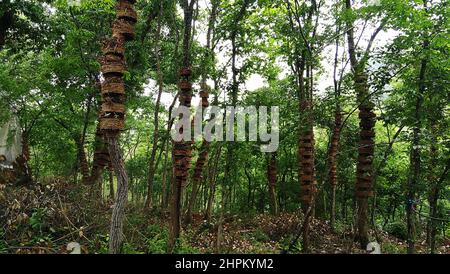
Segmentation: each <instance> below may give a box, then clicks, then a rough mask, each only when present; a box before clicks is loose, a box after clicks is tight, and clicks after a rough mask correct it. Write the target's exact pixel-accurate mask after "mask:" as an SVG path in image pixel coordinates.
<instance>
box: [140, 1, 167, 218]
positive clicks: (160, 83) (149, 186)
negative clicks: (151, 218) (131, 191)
mask: <svg viewBox="0 0 450 274" xmlns="http://www.w3.org/2000/svg"><path fill="white" fill-rule="evenodd" d="M162 3H163V2H162V1H161V2H160V6H159V14H158V27H157V30H156V38H155V40H156V41H155V52H156V69H157V74H158V97H157V99H156V105H155V113H154V115H155V116H154V119H153V123H154V131H153V142H152V152H151V154H150V161H149V167H148V178H147V199H146V200H145V209H150V208H151V207H152V198H153V197H152V196H153V180H154V178H155V170H156V168H157V165H156V164H155V157H156V151H157V149H158V133H159V128H158V127H159V108H160V104H161V95H162V92H163V86H164V80H163V73H162V70H161V54H160V51H161V50H160V36H161V20H162V19H161V18H162V17H163V7H162Z"/></svg>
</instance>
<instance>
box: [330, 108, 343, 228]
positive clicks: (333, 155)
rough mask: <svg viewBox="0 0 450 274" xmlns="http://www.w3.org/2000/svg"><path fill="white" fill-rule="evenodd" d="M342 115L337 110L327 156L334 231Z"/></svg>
mask: <svg viewBox="0 0 450 274" xmlns="http://www.w3.org/2000/svg"><path fill="white" fill-rule="evenodd" d="M341 126H342V113H341V112H340V111H339V110H337V111H336V113H335V116H334V129H333V134H332V137H331V147H330V156H329V172H328V176H329V177H328V178H329V182H330V186H331V200H330V202H331V205H330V226H331V228H332V229H334V226H335V221H336V186H337V184H338V180H337V154H338V148H339V139H340V136H341Z"/></svg>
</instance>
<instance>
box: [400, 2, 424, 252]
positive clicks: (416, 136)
mask: <svg viewBox="0 0 450 274" xmlns="http://www.w3.org/2000/svg"><path fill="white" fill-rule="evenodd" d="M425 3H426V2H425ZM425 6H426V4H425ZM428 44H429V42H428V41H427V40H425V41H424V43H423V49H424V50H426V49H427V48H428ZM427 64H428V62H427V59H425V58H424V59H422V61H421V64H420V71H419V78H418V83H419V89H418V94H417V100H416V106H415V112H414V119H415V125H414V128H413V136H412V144H411V160H410V162H411V176H410V178H409V180H408V201H407V206H406V221H407V229H408V253H409V254H413V253H415V238H416V235H415V234H416V228H415V212H414V210H415V203H416V202H415V199H416V190H417V186H418V184H419V181H420V169H421V159H420V158H421V156H420V154H421V152H420V138H421V137H420V135H421V126H422V123H421V119H422V104H423V98H424V93H425V75H426V70H427Z"/></svg>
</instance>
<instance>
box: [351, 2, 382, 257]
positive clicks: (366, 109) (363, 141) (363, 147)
mask: <svg viewBox="0 0 450 274" xmlns="http://www.w3.org/2000/svg"><path fill="white" fill-rule="evenodd" d="M345 2H346V9H347V11H352V7H351V0H346V1H345ZM347 39H348V52H349V56H350V64H351V67H352V72H353V81H354V88H355V91H356V94H357V102H358V104H359V105H358V109H359V121H360V122H359V142H358V161H357V167H356V169H357V170H356V191H355V195H356V204H357V231H358V235H357V239H358V241H359V243H360V247H361V249H365V248H366V246H367V244H368V243H369V236H368V229H369V228H368V199H369V197H371V196H372V195H373V191H372V188H373V172H374V170H373V160H374V149H375V130H374V127H375V122H376V119H375V118H376V114H375V113H374V111H373V108H374V104H373V103H372V102H371V101H370V93H369V84H368V77H367V74H366V72H365V62H366V60H358V59H357V53H356V48H355V40H354V30H353V24H352V23H347Z"/></svg>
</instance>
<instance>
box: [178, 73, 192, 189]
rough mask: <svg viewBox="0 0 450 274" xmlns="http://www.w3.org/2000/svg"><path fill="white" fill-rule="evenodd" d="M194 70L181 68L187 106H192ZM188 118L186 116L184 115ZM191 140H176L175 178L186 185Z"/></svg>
mask: <svg viewBox="0 0 450 274" xmlns="http://www.w3.org/2000/svg"><path fill="white" fill-rule="evenodd" d="M191 73H192V71H191V69H190V68H182V69H181V70H180V78H181V80H180V82H179V88H180V90H181V94H180V99H179V100H180V105H181V106H185V107H191V100H192V84H191V83H190V82H189V76H190V75H191ZM184 118H186V117H184ZM183 130H184V129H183V128H180V132H179V133H180V134H182V133H183ZM191 145H192V142H191V141H184V140H182V141H179V142H174V159H175V161H174V164H175V179H176V183H177V185H179V186H181V187H185V186H186V183H187V177H188V170H189V166H190V162H191V157H192V151H191Z"/></svg>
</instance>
